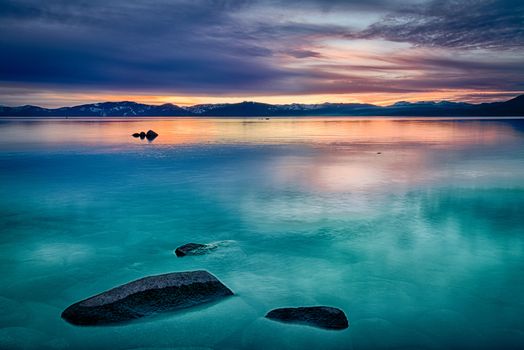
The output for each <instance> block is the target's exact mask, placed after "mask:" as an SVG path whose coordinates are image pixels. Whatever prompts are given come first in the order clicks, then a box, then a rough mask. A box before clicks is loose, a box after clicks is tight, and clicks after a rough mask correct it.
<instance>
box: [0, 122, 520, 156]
mask: <svg viewBox="0 0 524 350" xmlns="http://www.w3.org/2000/svg"><path fill="white" fill-rule="evenodd" d="M521 124H523V122H522V121H521V120H507V121H489V120H454V119H451V120H440V121H436V120H431V119H418V120H412V119H403V120H402V119H401V120H392V119H380V118H368V119H351V118H345V119H340V118H331V119H315V118H296V119H293V118H281V119H278V118H273V119H271V120H269V121H268V120H258V119H255V120H253V119H230V118H224V119H203V118H202V119H200V118H178V119H155V118H150V119H147V120H145V119H138V120H135V119H132V120H122V119H110V120H105V119H90V120H71V119H69V120H31V121H23V122H21V121H16V120H10V121H7V120H4V121H2V130H3V133H4V134H3V137H2V139H1V140H0V147H2V148H5V147H7V145H9V144H13V143H15V144H23V143H43V144H48V145H53V144H57V145H59V144H70V143H74V144H79V145H111V144H130V143H132V140H129V135H131V134H132V133H134V132H136V130H149V129H153V130H156V131H157V132H158V133H159V134H160V136H159V137H158V138H157V140H155V143H156V144H162V145H182V144H186V145H187V144H198V143H200V144H202V143H204V144H205V143H223V144H230V143H235V144H236V143H251V144H286V143H309V144H311V143H314V144H333V145H340V146H344V145H351V144H376V145H380V144H390V143H397V144H398V143H403V144H410V143H413V144H420V143H423V144H429V145H434V146H435V147H461V146H464V147H467V146H471V145H478V144H493V143H498V142H501V141H507V140H511V139H514V138H515V137H516V134H518V133H519V131H518V130H519V126H521ZM378 149H380V148H378Z"/></svg>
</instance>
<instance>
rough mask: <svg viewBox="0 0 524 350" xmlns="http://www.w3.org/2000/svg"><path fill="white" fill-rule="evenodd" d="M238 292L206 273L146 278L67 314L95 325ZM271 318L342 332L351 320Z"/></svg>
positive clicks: (314, 314) (301, 313)
mask: <svg viewBox="0 0 524 350" xmlns="http://www.w3.org/2000/svg"><path fill="white" fill-rule="evenodd" d="M231 242H234V241H217V242H212V243H207V244H200V243H187V244H184V245H182V246H180V247H178V248H176V250H175V251H174V253H175V254H176V255H177V256H178V257H183V256H186V255H202V254H206V253H208V252H209V251H211V250H214V249H216V248H218V247H222V246H228V245H229V244H230V243H231ZM231 295H233V292H232V291H231V290H230V289H229V288H228V287H226V286H225V285H224V284H222V283H221V282H220V281H219V280H218V279H217V278H216V277H215V276H213V275H212V274H210V273H209V272H207V271H188V272H175V273H168V274H164V275H157V276H149V277H145V278H142V279H139V280H136V281H133V282H130V283H127V284H124V285H122V286H119V287H116V288H113V289H111V290H108V291H105V292H103V293H101V294H98V295H95V296H93V297H91V298H88V299H85V300H82V301H80V302H77V303H75V304H73V305H71V306H69V307H68V308H67V309H65V310H64V312H63V313H62V318H63V319H65V320H66V321H67V322H69V323H72V324H74V325H82V326H91V325H105V324H114V323H120V322H126V321H130V320H133V319H137V318H141V317H144V316H149V315H153V314H157V313H161V312H167V311H174V310H178V309H184V308H189V307H192V306H197V305H200V304H203V303H208V302H212V301H218V300H220V299H222V298H224V297H227V296H231ZM265 317H266V318H268V319H271V320H275V321H280V322H286V323H295V324H303V325H309V326H313V327H318V328H322V329H330V330H341V329H346V328H348V327H349V322H348V319H347V317H346V315H345V314H344V312H343V311H342V310H340V309H337V308H334V307H329V306H310V307H296V308H279V309H274V310H271V311H270V312H268V313H267V315H266V316H265Z"/></svg>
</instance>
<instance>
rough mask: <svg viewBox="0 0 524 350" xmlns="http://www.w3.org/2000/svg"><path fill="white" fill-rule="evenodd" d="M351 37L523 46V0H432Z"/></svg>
mask: <svg viewBox="0 0 524 350" xmlns="http://www.w3.org/2000/svg"><path fill="white" fill-rule="evenodd" d="M350 37H358V38H368V39H369V38H383V39H386V40H390V41H399V42H408V43H412V44H415V45H419V46H431V47H449V48H461V49H476V48H485V49H502V50H506V49H514V48H523V47H524V1H522V0H438V1H432V2H430V3H429V4H422V5H419V6H412V7H406V8H404V11H403V12H400V13H395V14H391V15H389V16H386V17H385V18H384V20H383V21H381V22H378V23H375V24H373V25H371V26H370V27H369V28H367V29H366V30H364V31H362V32H360V33H356V34H351V35H350Z"/></svg>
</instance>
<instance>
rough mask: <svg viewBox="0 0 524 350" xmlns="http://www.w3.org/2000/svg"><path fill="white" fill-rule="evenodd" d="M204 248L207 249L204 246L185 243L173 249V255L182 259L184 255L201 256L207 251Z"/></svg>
mask: <svg viewBox="0 0 524 350" xmlns="http://www.w3.org/2000/svg"><path fill="white" fill-rule="evenodd" d="M206 247H207V245H206V244H200V243H187V244H184V245H183V246H180V247H178V248H177V249H175V254H176V256H178V257H182V256H186V255H201V254H205V253H206V251H207V249H206Z"/></svg>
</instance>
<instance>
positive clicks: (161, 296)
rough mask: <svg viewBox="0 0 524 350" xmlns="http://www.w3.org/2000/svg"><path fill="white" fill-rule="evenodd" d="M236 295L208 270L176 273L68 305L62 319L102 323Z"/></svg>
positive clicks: (78, 322)
mask: <svg viewBox="0 0 524 350" xmlns="http://www.w3.org/2000/svg"><path fill="white" fill-rule="evenodd" d="M230 295H233V292H232V291H231V290H230V289H229V288H227V287H226V286H225V285H223V284H222V283H221V282H220V281H219V280H218V279H217V278H216V277H215V276H213V275H212V274H210V273H209V272H207V271H189V272H174V273H168V274H164V275H157V276H149V277H145V278H141V279H139V280H136V281H133V282H130V283H126V284H124V285H122V286H119V287H116V288H113V289H111V290H108V291H106V292H103V293H101V294H98V295H95V296H93V297H90V298H88V299H85V300H82V301H80V302H78V303H75V304H73V305H71V306H69V307H68V308H67V309H65V310H64V312H62V318H63V319H65V320H66V321H67V322H69V323H72V324H75V325H84V326H90V325H103V324H111V323H118V322H125V321H130V320H133V319H137V318H140V317H144V316H149V315H153V314H157V313H161V312H167V311H174V310H178V309H184V308H189V307H192V306H196V305H200V304H203V303H208V302H212V301H216V300H219V299H221V298H224V297H227V296H230Z"/></svg>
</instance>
